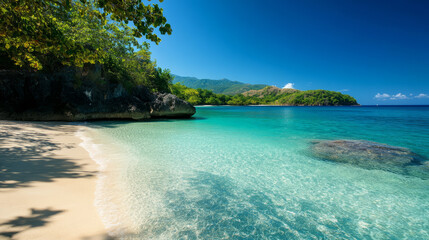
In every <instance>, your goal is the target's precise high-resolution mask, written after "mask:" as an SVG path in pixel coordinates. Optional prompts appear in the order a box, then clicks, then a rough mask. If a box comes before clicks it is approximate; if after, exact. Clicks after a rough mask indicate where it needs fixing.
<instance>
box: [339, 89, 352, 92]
mask: <svg viewBox="0 0 429 240" xmlns="http://www.w3.org/2000/svg"><path fill="white" fill-rule="evenodd" d="M348 91H350V90H348V89H341V90H338V92H348Z"/></svg>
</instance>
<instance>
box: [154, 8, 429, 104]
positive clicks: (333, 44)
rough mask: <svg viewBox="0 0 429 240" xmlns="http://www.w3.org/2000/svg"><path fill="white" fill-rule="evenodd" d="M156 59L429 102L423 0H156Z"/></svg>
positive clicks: (377, 100)
mask: <svg viewBox="0 0 429 240" xmlns="http://www.w3.org/2000/svg"><path fill="white" fill-rule="evenodd" d="M159 5H160V6H161V7H162V8H164V14H165V16H166V17H167V20H168V22H169V23H170V24H171V25H172V28H173V34H172V35H171V36H162V37H161V38H162V42H161V43H160V44H159V45H158V46H157V45H155V44H151V51H152V56H153V58H154V59H155V60H156V61H157V63H158V65H159V66H161V67H163V68H169V69H170V70H171V71H172V73H174V74H177V75H181V76H193V77H197V78H209V79H222V78H227V79H231V80H236V81H241V82H246V83H264V84H269V85H276V86H278V87H283V86H284V85H285V84H287V83H293V86H294V87H295V88H296V89H300V90H308V89H327V90H333V91H342V92H343V93H346V94H350V95H352V96H354V97H355V98H356V99H357V100H358V102H359V103H361V104H429V1H426V0H421V1H417V0H416V1H406V0H403V1H395V0H389V1H375V0H374V1H364V0H359V1H344V0H335V1H330V0H324V1H320V0H300V1H288V0H279V1H274V0H271V1H252V0H246V1H239V0H180V1H177V0H164V2H162V3H160V4H159Z"/></svg>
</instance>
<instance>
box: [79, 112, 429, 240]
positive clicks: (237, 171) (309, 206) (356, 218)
mask: <svg viewBox="0 0 429 240" xmlns="http://www.w3.org/2000/svg"><path fill="white" fill-rule="evenodd" d="M89 126H90V127H91V128H92V130H91V131H89V132H87V133H86V134H88V135H90V136H91V139H92V140H91V141H90V142H87V144H91V146H93V147H92V148H91V149H90V150H91V151H97V152H98V153H97V154H93V155H96V157H97V159H98V161H101V162H102V163H103V171H104V173H103V174H102V175H103V176H100V180H99V184H98V187H97V205H98V208H99V210H100V213H101V214H102V217H103V219H104V221H105V223H106V225H107V226H108V227H109V229H110V230H111V232H112V234H114V235H116V236H122V237H124V238H137V239H219V238H230V239H332V238H336V239H429V185H428V184H429V181H428V180H422V179H420V178H415V177H410V176H403V175H398V174H394V173H390V172H385V171H378V170H365V169H361V168H357V167H353V166H350V165H343V164H337V163H331V162H326V161H321V160H319V159H316V158H314V157H312V155H311V154H310V153H309V152H308V147H309V145H310V142H311V141H312V140H315V139H362V140H370V141H376V142H380V143H386V144H390V145H394V146H401V147H407V148H410V149H411V150H413V151H414V152H416V153H418V154H421V155H423V156H426V157H429V107H378V108H377V107H199V108H198V110H197V114H196V115H195V119H193V120H165V121H153V122H95V123H91V124H89ZM94 146H96V147H94Z"/></svg>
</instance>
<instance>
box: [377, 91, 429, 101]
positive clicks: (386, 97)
mask: <svg viewBox="0 0 429 240" xmlns="http://www.w3.org/2000/svg"><path fill="white" fill-rule="evenodd" d="M374 98H376V99H380V100H383V101H384V100H402V99H414V98H429V95H428V94H424V93H420V94H419V95H414V94H412V93H410V94H408V96H407V95H405V94H402V93H398V94H387V93H383V94H381V93H377V94H376V95H375V96H374Z"/></svg>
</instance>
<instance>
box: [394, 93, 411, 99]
mask: <svg viewBox="0 0 429 240" xmlns="http://www.w3.org/2000/svg"><path fill="white" fill-rule="evenodd" d="M390 99H391V100H398V99H408V97H407V96H405V95H404V94H402V93H398V94H396V95H394V96H392V97H391V98H390Z"/></svg>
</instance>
